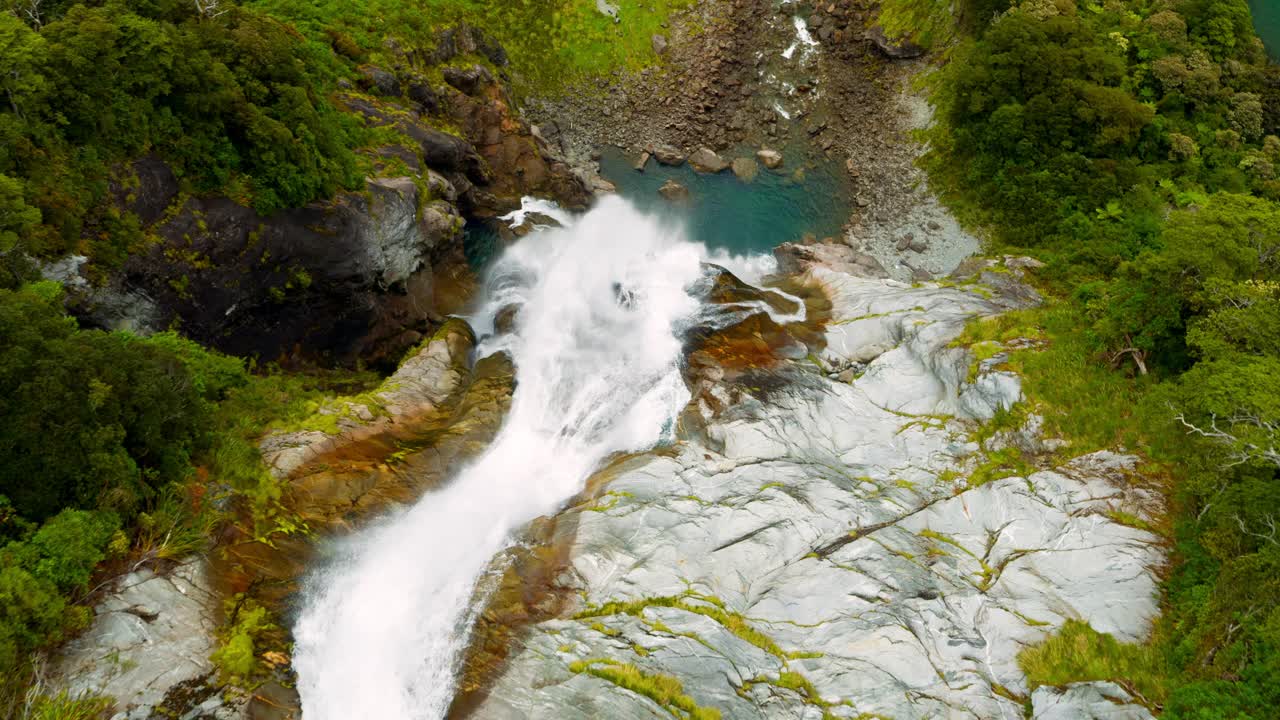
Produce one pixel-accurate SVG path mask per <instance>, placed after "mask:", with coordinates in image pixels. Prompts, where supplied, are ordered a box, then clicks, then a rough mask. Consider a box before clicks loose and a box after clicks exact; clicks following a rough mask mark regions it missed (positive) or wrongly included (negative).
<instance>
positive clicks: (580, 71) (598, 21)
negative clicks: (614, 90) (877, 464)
mask: <svg viewBox="0 0 1280 720" xmlns="http://www.w3.org/2000/svg"><path fill="white" fill-rule="evenodd" d="M616 4H617V5H618V7H619V10H620V15H621V17H622V18H624V21H623V22H620V23H614V22H613V21H612V20H611V19H610V18H608V17H606V16H604V15H603V14H601V13H600V12H598V11H597V10H596V7H595V4H594V2H591V1H590V0H555V1H553V2H484V1H481V0H424V1H423V2H407V1H406V0H375V1H374V2H372V3H360V4H352V3H349V2H339V1H337V0H323V1H322V2H310V1H307V2H301V1H298V0H249V1H248V2H244V3H240V4H233V3H231V2H222V3H221V4H220V5H219V6H218V8H217V11H216V12H215V11H208V12H202V11H201V10H200V4H199V3H191V2H186V1H180V0H156V1H154V2H132V1H129V0H83V1H81V2H72V1H69V0H41V1H39V2H32V1H30V0H8V2H7V3H6V4H5V5H4V7H3V10H4V11H0V66H3V67H5V68H6V71H5V72H4V74H3V76H2V77H0V287H9V288H12V287H16V286H17V285H19V284H21V282H22V281H23V280H24V279H29V274H30V271H31V267H30V266H29V262H28V258H29V257H37V258H47V257H58V256H61V255H65V254H66V253H68V252H80V253H83V254H85V255H86V256H88V257H89V259H90V261H91V264H90V267H89V271H90V274H91V275H93V276H95V277H101V275H102V274H103V273H105V272H107V271H110V270H112V269H114V268H116V267H118V266H119V265H120V264H121V263H122V262H123V261H124V259H125V258H126V257H127V256H128V255H129V253H131V252H134V251H136V250H138V249H140V248H142V247H145V246H146V244H147V243H148V242H149V239H148V238H147V237H146V235H145V233H144V230H143V228H142V226H141V224H140V222H139V220H138V218H137V217H136V216H134V215H133V214H132V213H130V212H128V211H124V210H122V209H120V206H119V203H118V202H114V201H112V198H113V197H114V198H115V199H117V200H118V199H119V198H121V197H123V198H133V193H134V191H135V190H136V188H137V186H138V179H137V178H136V177H133V176H132V174H131V171H130V170H129V166H128V165H127V164H126V163H127V161H130V160H133V159H135V158H138V157H140V156H142V155H146V154H149V153H151V154H156V155H159V156H160V157H161V158H163V159H164V160H165V161H167V162H168V163H169V164H170V165H171V166H172V167H173V168H174V170H175V171H176V173H177V174H178V176H179V180H180V182H181V184H182V186H183V189H184V191H186V192H187V193H196V194H199V193H210V192H218V193H221V194H225V195H227V196H229V197H231V198H233V199H236V200H238V201H240V202H245V203H249V204H251V205H252V206H253V207H254V208H256V209H257V210H259V211H260V212H263V213H270V212H272V211H275V210H279V209H281V208H288V207H297V206H300V205H302V204H304V203H307V202H309V201H311V200H315V199H320V198H327V197H330V196H332V195H333V193H334V192H335V191H337V190H338V189H340V188H357V187H359V186H360V184H361V180H362V178H363V176H364V174H365V170H366V169H367V168H366V167H365V166H366V165H367V164H368V163H367V161H362V160H360V159H359V158H358V156H357V154H356V152H355V150H356V149H358V148H361V147H365V146H373V145H379V144H382V141H383V140H385V139H386V138H385V137H384V136H385V134H386V133H387V132H391V131H390V130H386V129H384V130H383V131H376V130H367V129H364V128H362V127H361V124H360V122H359V121H358V120H357V119H356V118H354V117H352V116H350V115H348V114H346V113H344V112H342V111H340V110H339V109H338V108H337V107H336V106H335V104H334V103H333V102H332V100H331V95H332V93H333V92H334V91H335V90H336V88H337V84H338V82H339V81H340V80H344V79H351V78H354V77H356V75H357V73H358V72H359V68H360V66H361V65H362V64H364V63H368V62H380V61H388V64H390V62H389V61H392V60H393V59H394V58H392V57H391V55H392V54H393V53H392V51H390V50H388V49H387V48H388V44H387V43H388V41H389V40H390V39H392V38H394V39H395V40H396V42H397V43H398V45H397V47H400V48H405V47H406V46H407V47H411V48H419V49H421V51H422V52H423V53H425V54H429V53H430V52H431V51H432V50H433V48H434V46H435V44H436V36H437V33H438V32H439V31H440V30H441V29H442V28H443V27H445V26H446V25H449V24H452V23H458V22H464V21H465V22H470V23H473V24H475V25H478V26H480V27H483V28H487V29H488V30H489V31H490V32H492V33H493V34H494V35H495V36H496V37H497V39H498V40H500V41H501V42H503V43H505V45H506V48H507V50H508V52H509V54H510V55H511V57H512V58H513V60H514V61H515V62H516V63H517V66H518V67H519V68H520V70H521V72H520V73H519V74H518V77H519V78H523V79H524V80H525V83H524V84H525V85H527V86H529V87H537V88H539V89H541V90H544V91H548V90H555V89H560V88H563V87H564V86H565V85H566V84H568V83H574V82H578V81H581V80H584V79H586V78H588V77H593V76H597V75H603V74H606V73H608V72H611V71H613V70H616V69H619V68H632V69H634V68H638V67H641V66H643V65H646V64H649V63H652V62H653V61H654V60H655V59H656V56H655V55H654V53H653V50H652V48H651V47H650V42H651V41H650V38H651V37H652V36H653V35H654V34H656V33H660V32H663V30H662V25H663V24H664V23H666V21H667V20H668V19H669V17H670V15H671V13H673V12H675V11H677V10H681V9H684V8H687V7H689V6H690V5H691V4H692V3H691V0H646V1H644V2H641V1H640V0H620V1H619V2H617V3H616ZM395 61H396V62H397V63H399V62H400V60H399V59H395ZM428 74H429V75H431V74H434V77H431V78H430V79H432V80H434V81H437V82H439V81H440V78H439V74H440V70H439V69H438V68H435V69H433V70H431V71H430V72H429V73H428ZM380 132H381V134H380ZM113 188H114V189H113ZM295 280H297V281H299V282H305V281H306V280H307V279H305V278H301V277H299V278H295ZM282 292H283V290H282Z"/></svg>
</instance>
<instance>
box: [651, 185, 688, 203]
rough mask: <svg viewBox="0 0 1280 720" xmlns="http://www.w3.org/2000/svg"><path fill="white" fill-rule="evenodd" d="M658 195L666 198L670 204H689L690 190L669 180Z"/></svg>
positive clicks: (659, 189) (659, 190)
mask: <svg viewBox="0 0 1280 720" xmlns="http://www.w3.org/2000/svg"><path fill="white" fill-rule="evenodd" d="M658 194H659V195H661V196H662V197H664V198H666V200H667V201H668V202H673V203H687V202H689V188H687V187H685V186H684V185H682V184H680V183H678V182H676V181H675V180H668V181H666V182H665V183H663V184H662V187H660V188H658Z"/></svg>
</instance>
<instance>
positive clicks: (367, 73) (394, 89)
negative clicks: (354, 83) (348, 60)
mask: <svg viewBox="0 0 1280 720" xmlns="http://www.w3.org/2000/svg"><path fill="white" fill-rule="evenodd" d="M358 72H359V73H360V77H359V83H360V87H361V88H364V89H365V90H367V91H368V92H370V93H372V94H374V95H386V96H389V97H394V96H396V95H399V94H400V80H399V79H397V78H396V76H395V74H394V73H390V72H388V71H386V70H383V69H382V68H380V67H375V66H373V65H363V66H361V67H360V69H359V71H358Z"/></svg>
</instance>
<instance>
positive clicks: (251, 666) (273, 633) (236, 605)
mask: <svg viewBox="0 0 1280 720" xmlns="http://www.w3.org/2000/svg"><path fill="white" fill-rule="evenodd" d="M226 605H227V624H226V625H224V626H223V627H222V629H221V630H220V631H219V636H218V649H217V650H215V651H214V652H213V655H212V656H210V659H211V660H212V661H213V664H214V667H216V668H217V669H218V674H219V676H220V678H221V679H222V681H223V682H227V683H231V684H233V685H236V686H238V687H246V686H248V685H250V684H251V683H252V682H253V681H254V677H255V676H256V675H258V674H259V672H260V671H261V669H262V667H261V666H262V664H261V663H260V662H259V660H258V656H259V655H261V654H262V652H263V650H264V646H266V645H274V644H280V642H281V640H282V639H283V633H282V631H281V629H280V628H279V627H278V626H277V625H275V624H273V623H272V622H271V621H270V618H269V615H268V612H267V609H266V608H264V607H262V606H261V605H259V604H258V603H256V602H255V601H254V600H253V599H251V598H248V597H246V596H244V595H237V596H235V597H233V598H230V599H228V600H227V602H226Z"/></svg>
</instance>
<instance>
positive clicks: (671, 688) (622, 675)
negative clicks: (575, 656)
mask: <svg viewBox="0 0 1280 720" xmlns="http://www.w3.org/2000/svg"><path fill="white" fill-rule="evenodd" d="M569 670H570V671H572V672H575V673H587V674H588V675H594V676H595V677H598V678H600V679H601V680H607V681H608V682H611V683H613V684H614V685H617V686H618V687H620V688H624V689H626V690H630V691H631V692H633V693H636V694H637V695H643V696H645V697H647V698H649V699H650V700H652V701H654V702H655V703H657V704H658V705H659V706H661V707H663V708H665V709H666V710H667V711H668V712H670V713H671V714H672V716H674V717H677V718H687V719H688V720H720V711H719V710H717V709H715V708H711V707H703V706H701V705H699V704H698V703H697V701H696V700H694V699H693V698H691V697H689V696H688V695H686V694H685V692H684V685H682V684H681V683H680V680H679V679H678V678H674V677H672V676H670V675H663V674H662V673H646V672H644V671H643V670H641V669H640V668H638V667H636V666H635V665H629V664H626V663H620V662H616V661H614V660H608V659H604V658H595V659H591V660H578V661H576V662H573V663H571V664H570V665H569Z"/></svg>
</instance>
